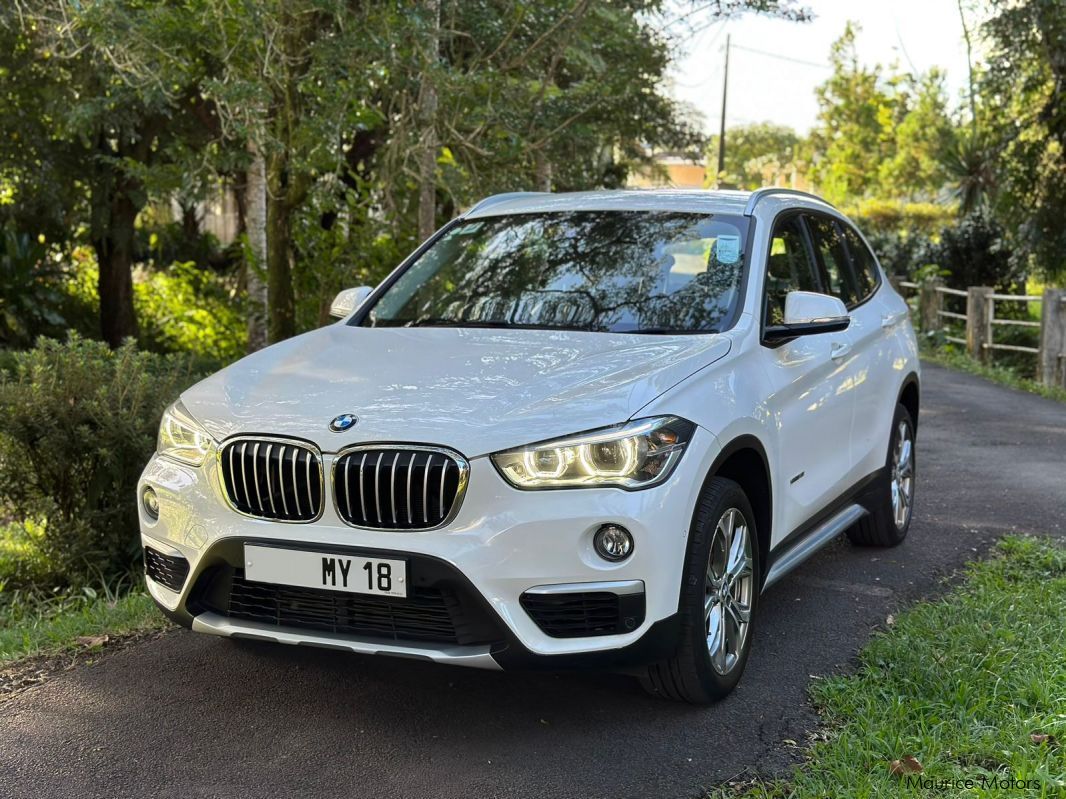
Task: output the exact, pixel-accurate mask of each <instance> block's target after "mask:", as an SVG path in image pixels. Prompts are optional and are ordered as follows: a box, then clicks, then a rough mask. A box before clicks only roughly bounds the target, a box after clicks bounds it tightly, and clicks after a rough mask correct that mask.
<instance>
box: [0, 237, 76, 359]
mask: <svg viewBox="0 0 1066 799" xmlns="http://www.w3.org/2000/svg"><path fill="white" fill-rule="evenodd" d="M62 278H63V272H62V269H60V268H59V266H58V265H57V264H56V263H55V262H54V261H53V260H52V258H51V257H50V253H49V248H48V247H47V245H45V244H44V242H43V241H40V240H38V239H37V238H34V237H31V236H30V235H29V234H28V233H20V232H17V231H15V230H14V229H13V228H11V227H5V228H2V229H0V345H3V346H9V347H12V346H13V347H25V346H28V345H29V344H30V343H31V342H32V341H33V340H34V339H35V338H36V337H37V336H38V335H40V334H42V333H51V332H55V331H57V330H60V329H62V327H63V324H64V319H63V317H62V315H61V314H60V313H59V312H58V310H57V308H58V306H59V305H60V302H61V296H62V295H61V291H60V286H61V284H62Z"/></svg>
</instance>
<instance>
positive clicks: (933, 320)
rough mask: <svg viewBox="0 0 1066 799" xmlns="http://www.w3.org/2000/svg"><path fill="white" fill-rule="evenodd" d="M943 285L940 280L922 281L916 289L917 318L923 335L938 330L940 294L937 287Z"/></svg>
mask: <svg viewBox="0 0 1066 799" xmlns="http://www.w3.org/2000/svg"><path fill="white" fill-rule="evenodd" d="M942 283H943V281H942V280H940V278H935V277H934V278H930V279H929V280H923V281H922V282H921V283H920V284H919V287H918V318H919V319H920V320H921V328H922V332H923V333H931V332H932V331H934V330H937V329H939V328H940V315H939V312H940V302H941V299H940V298H941V297H942V296H943V295H941V293H940V292H939V291H937V287H938V286H940V285H941V284H942Z"/></svg>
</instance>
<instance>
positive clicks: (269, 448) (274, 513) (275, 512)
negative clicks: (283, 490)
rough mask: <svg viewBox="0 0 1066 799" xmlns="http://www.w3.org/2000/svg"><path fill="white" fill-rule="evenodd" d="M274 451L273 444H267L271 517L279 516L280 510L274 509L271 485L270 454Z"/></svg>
mask: <svg viewBox="0 0 1066 799" xmlns="http://www.w3.org/2000/svg"><path fill="white" fill-rule="evenodd" d="M273 451H274V445H273V444H267V451H266V458H264V460H265V461H266V478H267V498H268V499H269V500H270V515H271V516H277V515H278V509H277V508H275V507H274V487H273V486H272V485H271V484H270V454H271V453H272V452H273Z"/></svg>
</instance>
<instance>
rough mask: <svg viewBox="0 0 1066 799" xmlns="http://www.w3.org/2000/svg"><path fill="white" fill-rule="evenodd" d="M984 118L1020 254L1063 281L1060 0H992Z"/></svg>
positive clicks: (1064, 72)
mask: <svg viewBox="0 0 1066 799" xmlns="http://www.w3.org/2000/svg"><path fill="white" fill-rule="evenodd" d="M990 6H991V12H992V15H991V17H990V18H989V19H988V20H987V21H986V22H985V23H984V25H983V26H982V32H983V34H984V36H985V39H986V40H987V42H988V52H987V64H986V70H985V74H984V76H983V78H982V80H981V91H980V96H981V106H982V108H981V112H980V113H981V122H982V126H983V127H984V128H985V129H986V130H988V131H989V135H990V137H991V139H992V141H993V143H994V144H993V146H994V150H995V153H996V158H995V164H996V173H997V175H996V189H997V196H996V199H995V201H994V208H995V210H996V212H997V214H998V215H999V216H1000V218H1001V219H1002V221H1003V222H1004V224H1005V226H1006V227H1007V229H1008V230H1013V231H1016V233H1015V235H1014V240H1015V251H1016V257H1017V258H1018V259H1020V260H1021V261H1022V262H1023V264H1024V266H1025V267H1027V268H1028V267H1034V268H1035V269H1036V270H1037V271H1039V272H1040V273H1042V274H1043V275H1044V276H1045V277H1046V278H1048V279H1050V280H1063V279H1066V255H1064V253H1066V225H1063V220H1064V219H1066V179H1064V178H1063V176H1064V175H1066V14H1064V13H1063V7H1062V2H1061V0H1018V1H1017V2H1015V1H1013V0H1012V2H1006V1H1005V0H991V2H990Z"/></svg>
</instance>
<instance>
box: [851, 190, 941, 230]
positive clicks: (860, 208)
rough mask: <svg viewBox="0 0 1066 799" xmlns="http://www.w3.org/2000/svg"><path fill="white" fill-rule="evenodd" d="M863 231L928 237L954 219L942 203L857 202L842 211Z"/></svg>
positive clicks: (874, 200) (864, 200) (867, 200)
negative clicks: (919, 234) (913, 234)
mask: <svg viewBox="0 0 1066 799" xmlns="http://www.w3.org/2000/svg"><path fill="white" fill-rule="evenodd" d="M843 211H844V213H845V214H847V215H848V216H850V217H851V218H852V219H854V220H856V222H858V223H859V224H860V225H862V229H863V231H864V232H869V231H875V232H877V233H892V232H903V233H907V234H910V233H921V234H925V235H930V234H932V233H934V232H936V230H937V229H938V228H940V227H943V226H944V225H947V224H949V223H951V222H952V221H953V220H954V218H955V208H954V206H951V205H946V204H944V203H924V202H906V201H904V200H886V199H879V198H866V199H861V200H859V201H858V202H857V203H855V204H853V205H846V206H844V208H843Z"/></svg>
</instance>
